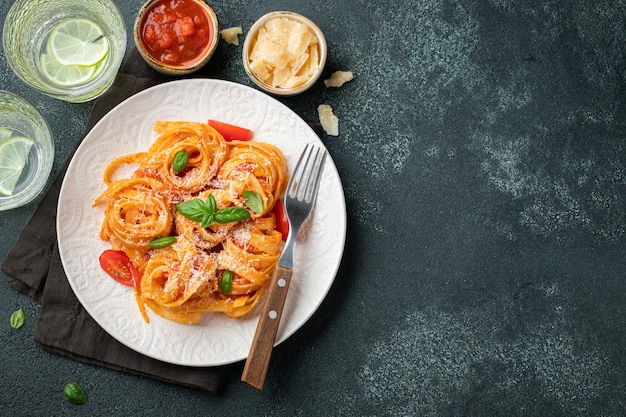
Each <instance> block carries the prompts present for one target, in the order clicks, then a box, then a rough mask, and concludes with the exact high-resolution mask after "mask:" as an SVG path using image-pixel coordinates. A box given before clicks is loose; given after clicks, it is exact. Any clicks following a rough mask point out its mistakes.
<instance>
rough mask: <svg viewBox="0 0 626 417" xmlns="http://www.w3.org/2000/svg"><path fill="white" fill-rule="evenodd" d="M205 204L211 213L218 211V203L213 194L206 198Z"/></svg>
mask: <svg viewBox="0 0 626 417" xmlns="http://www.w3.org/2000/svg"><path fill="white" fill-rule="evenodd" d="M205 204H206V206H207V208H208V209H209V211H210V212H211V213H215V212H216V211H217V201H215V197H214V196H213V194H209V196H208V197H207V198H206V203H205Z"/></svg>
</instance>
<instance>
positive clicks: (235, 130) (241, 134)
mask: <svg viewBox="0 0 626 417" xmlns="http://www.w3.org/2000/svg"><path fill="white" fill-rule="evenodd" d="M209 126H211V127H212V128H213V129H215V130H217V131H218V132H220V135H222V136H223V137H224V140H225V141H226V142H230V141H233V140H242V141H246V140H250V139H251V138H252V131H251V130H250V129H246V128H245V127H239V126H235V125H231V124H228V123H224V122H218V121H217V120H209Z"/></svg>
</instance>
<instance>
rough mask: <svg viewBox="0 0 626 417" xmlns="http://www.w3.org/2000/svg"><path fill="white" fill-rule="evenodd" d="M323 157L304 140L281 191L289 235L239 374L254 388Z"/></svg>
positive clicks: (259, 383)
mask: <svg viewBox="0 0 626 417" xmlns="http://www.w3.org/2000/svg"><path fill="white" fill-rule="evenodd" d="M325 159H326V150H324V149H321V148H319V147H315V146H313V145H311V146H309V145H308V144H307V146H306V147H305V148H304V151H303V152H302V155H300V159H299V160H298V163H297V165H296V168H295V170H294V172H293V175H292V176H291V179H290V180H289V184H288V185H287V190H286V191H285V198H284V204H285V213H286V215H287V220H289V235H288V237H287V242H286V243H285V247H284V249H283V253H282V255H281V256H280V259H279V260H278V265H276V268H275V269H274V274H273V276H272V281H271V283H270V287H269V289H268V294H267V298H266V300H265V304H264V305H263V308H262V311H261V316H260V317H259V323H258V325H257V328H256V332H255V334H254V339H253V340H252V346H251V347H250V353H249V354H248V359H247V360H246V364H245V366H244V368H243V374H242V376H241V380H242V381H244V382H246V383H248V384H249V385H251V386H253V387H254V388H256V389H258V390H262V389H263V385H264V384H265V376H266V375H267V369H268V367H269V363H270V357H271V355H272V348H273V347H274V343H275V342H276V333H277V331H278V325H279V324H280V318H281V315H282V312H283V306H284V304H285V299H286V298H287V290H288V289H289V283H290V282H291V275H292V273H293V254H294V249H295V246H296V240H297V237H298V232H299V231H300V228H301V227H302V225H303V224H304V222H305V221H306V220H307V219H308V218H309V215H310V214H311V211H312V209H313V205H314V203H315V198H316V196H317V190H318V189H319V184H320V181H321V177H322V171H323V168H324V161H325Z"/></svg>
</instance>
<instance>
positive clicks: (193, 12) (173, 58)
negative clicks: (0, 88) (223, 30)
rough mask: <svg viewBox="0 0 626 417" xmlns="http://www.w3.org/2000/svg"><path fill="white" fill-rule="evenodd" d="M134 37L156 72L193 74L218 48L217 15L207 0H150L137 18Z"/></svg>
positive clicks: (145, 58)
mask: <svg viewBox="0 0 626 417" xmlns="http://www.w3.org/2000/svg"><path fill="white" fill-rule="evenodd" d="M134 39H135V45H136V46H137V50H138V51H139V53H140V54H141V56H142V57H143V58H144V60H145V61H146V62H147V63H148V65H150V66H151V67H152V68H154V69H155V70H156V71H158V72H160V73H162V74H166V75H184V74H189V73H192V72H194V71H197V70H199V69H200V68H202V67H203V66H204V65H205V64H206V63H207V62H209V60H210V59H211V56H213V53H214V52H215V49H216V48H217V43H218V41H219V25H218V20H217V15H216V14H215V11H214V10H213V8H212V7H211V6H209V5H208V4H206V3H205V2H204V1H203V0H149V1H148V2H147V3H145V4H144V5H143V6H142V7H141V9H140V10H139V13H138V14H137V18H136V19H135V27H134Z"/></svg>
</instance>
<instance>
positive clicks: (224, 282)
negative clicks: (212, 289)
mask: <svg viewBox="0 0 626 417" xmlns="http://www.w3.org/2000/svg"><path fill="white" fill-rule="evenodd" d="M232 289H233V273H232V272H230V271H224V273H223V274H222V278H220V291H222V294H224V295H227V294H228V293H229V292H230V290H232Z"/></svg>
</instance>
